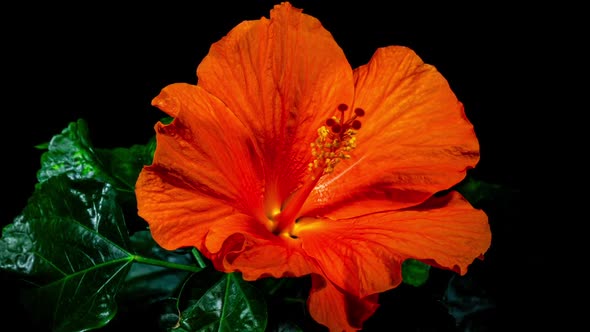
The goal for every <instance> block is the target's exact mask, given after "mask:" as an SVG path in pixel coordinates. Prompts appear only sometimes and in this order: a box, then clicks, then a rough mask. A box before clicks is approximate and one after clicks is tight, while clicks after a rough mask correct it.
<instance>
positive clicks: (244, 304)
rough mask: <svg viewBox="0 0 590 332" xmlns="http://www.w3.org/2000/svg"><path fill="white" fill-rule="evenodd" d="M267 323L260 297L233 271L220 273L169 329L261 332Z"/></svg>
mask: <svg viewBox="0 0 590 332" xmlns="http://www.w3.org/2000/svg"><path fill="white" fill-rule="evenodd" d="M266 324H267V309H266V302H265V300H264V296H263V295H262V294H261V293H260V292H259V291H258V289H257V288H256V287H254V286H252V285H251V284H249V283H248V282H246V281H244V280H243V279H242V278H241V277H240V276H239V275H237V274H235V273H231V274H224V275H223V276H222V278H221V279H220V280H219V281H217V282H216V283H215V284H213V286H212V287H210V288H209V289H208V290H206V291H205V292H204V293H203V294H202V296H201V297H200V298H197V299H194V301H193V302H192V304H191V305H189V307H188V308H187V309H186V310H184V311H183V312H182V315H181V319H180V321H179V324H178V327H177V328H174V329H172V330H171V331H177V332H180V331H183V332H184V331H186V332H189V331H190V332H196V331H220V332H229V331H236V332H237V331H252V332H257V331H258V332H263V331H265V329H266Z"/></svg>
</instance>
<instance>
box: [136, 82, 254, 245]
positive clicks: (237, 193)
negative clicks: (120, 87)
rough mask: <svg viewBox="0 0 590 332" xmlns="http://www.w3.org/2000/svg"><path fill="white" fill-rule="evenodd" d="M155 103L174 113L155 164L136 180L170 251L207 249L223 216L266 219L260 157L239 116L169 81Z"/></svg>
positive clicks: (141, 203) (160, 131)
mask: <svg viewBox="0 0 590 332" xmlns="http://www.w3.org/2000/svg"><path fill="white" fill-rule="evenodd" d="M153 104H154V105H155V106H158V107H160V108H161V109H162V110H164V111H165V112H167V113H168V114H176V117H175V119H174V121H173V122H172V123H171V124H170V125H167V126H165V125H162V124H161V123H159V124H157V125H156V131H157V135H156V138H157V147H156V152H155V155H154V160H153V163H152V165H151V166H147V167H144V169H143V170H142V172H141V174H140V176H139V178H138V181H137V183H136V195H137V201H138V209H139V215H140V216H141V217H143V218H144V219H145V220H146V221H147V222H148V223H149V225H150V229H151V232H152V235H153V236H154V239H155V240H156V241H157V242H158V243H159V244H160V245H161V246H163V247H165V248H167V249H174V248H178V247H181V246H196V247H198V248H202V246H201V243H200V242H201V241H202V240H203V235H204V232H205V230H206V228H208V227H210V226H211V225H210V224H212V223H215V222H218V221H219V220H220V219H222V218H224V217H225V216H228V215H232V214H234V213H236V211H237V212H242V213H246V214H248V215H251V216H258V217H264V209H263V202H262V192H263V188H264V183H263V177H264V176H263V174H262V167H261V166H260V156H259V155H258V152H257V148H256V146H255V144H256V143H254V142H253V139H252V138H251V136H249V133H248V132H247V131H246V129H245V128H244V127H243V125H242V124H241V123H240V121H239V120H238V119H237V118H236V117H235V116H234V115H233V114H232V113H231V112H229V110H228V109H227V108H226V107H225V106H224V105H223V104H222V103H221V102H220V101H219V100H217V99H215V98H214V97H213V96H211V95H209V94H208V93H207V92H205V91H204V90H203V89H201V88H199V87H197V86H194V85H188V84H173V85H170V86H168V87H166V88H165V89H163V90H162V92H161V93H160V95H159V96H157V97H156V98H155V99H154V101H153ZM259 220H264V219H259Z"/></svg>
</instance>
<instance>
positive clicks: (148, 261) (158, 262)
mask: <svg viewBox="0 0 590 332" xmlns="http://www.w3.org/2000/svg"><path fill="white" fill-rule="evenodd" d="M133 260H134V261H136V262H138V263H141V264H149V265H154V266H161V267H167V268H170V269H177V270H183V271H189V272H199V271H201V270H202V269H203V268H202V267H197V266H191V265H184V264H178V263H170V262H167V261H161V260H159V259H152V258H147V257H142V256H138V255H135V256H133Z"/></svg>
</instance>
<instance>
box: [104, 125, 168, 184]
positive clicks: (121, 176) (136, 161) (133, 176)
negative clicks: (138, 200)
mask: <svg viewBox="0 0 590 332" xmlns="http://www.w3.org/2000/svg"><path fill="white" fill-rule="evenodd" d="M155 150H156V138H155V136H154V137H152V139H150V141H149V142H148V143H147V144H145V145H139V144H136V145H132V146H131V147H129V148H114V149H97V150H96V152H97V156H98V158H99V160H100V161H101V162H102V165H103V167H104V169H105V170H106V171H107V172H108V174H111V175H112V176H113V177H115V178H117V179H118V180H120V181H121V182H122V183H124V184H125V186H126V187H127V188H130V189H134V188H135V182H136V181H137V177H138V176H139V172H140V171H141V169H142V168H143V166H144V165H149V164H151V163H152V159H153V158H154V151H155Z"/></svg>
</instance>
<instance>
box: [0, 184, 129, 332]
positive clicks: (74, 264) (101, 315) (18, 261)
mask: <svg viewBox="0 0 590 332" xmlns="http://www.w3.org/2000/svg"><path fill="white" fill-rule="evenodd" d="M115 196H116V192H115V190H114V189H113V188H112V186H111V185H110V184H107V183H101V182H97V181H93V180H78V181H74V180H71V179H69V178H68V177H67V176H66V175H61V176H53V177H51V178H49V179H47V180H46V181H44V182H43V183H41V184H39V186H38V187H37V188H36V190H35V192H34V193H33V196H32V197H31V198H30V199H29V202H28V204H27V206H26V207H25V208H24V210H23V212H22V213H21V214H20V215H19V216H17V217H16V218H15V219H14V222H13V223H12V224H9V225H7V226H6V227H4V229H3V234H2V238H1V239H0V268H1V269H4V270H8V271H11V272H15V273H18V274H21V275H22V276H23V278H25V279H27V280H29V281H30V282H32V283H35V284H36V287H33V288H31V289H28V290H27V292H26V294H25V296H26V297H27V302H26V305H27V307H28V308H29V309H30V310H31V312H32V313H33V314H34V318H38V319H39V320H40V321H42V324H43V325H44V326H51V327H52V330H53V331H56V332H60V331H64V332H65V331H67V332H71V331H86V330H88V329H93V328H98V327H101V326H104V325H105V324H107V323H108V322H109V321H110V320H111V319H112V318H113V316H114V315H115V313H116V311H117V305H116V302H115V296H116V294H117V291H118V289H119V287H120V285H121V283H122V282H123V280H124V279H125V276H126V275H127V272H128V271H129V268H130V266H131V263H132V261H133V255H131V254H130V253H129V251H128V248H129V238H128V234H127V231H126V228H125V224H124V220H123V214H122V211H121V209H120V207H119V205H118V204H117V203H116V201H115Z"/></svg>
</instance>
